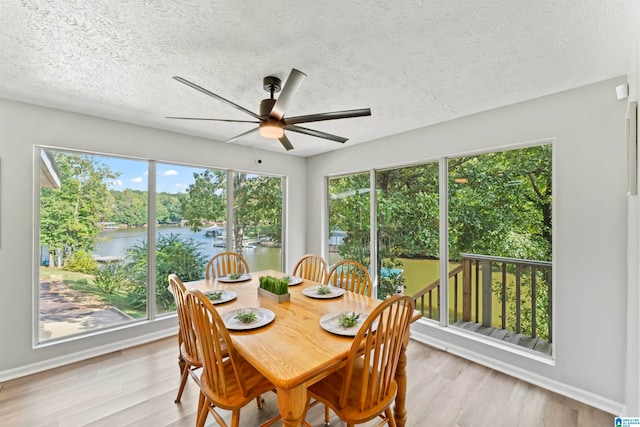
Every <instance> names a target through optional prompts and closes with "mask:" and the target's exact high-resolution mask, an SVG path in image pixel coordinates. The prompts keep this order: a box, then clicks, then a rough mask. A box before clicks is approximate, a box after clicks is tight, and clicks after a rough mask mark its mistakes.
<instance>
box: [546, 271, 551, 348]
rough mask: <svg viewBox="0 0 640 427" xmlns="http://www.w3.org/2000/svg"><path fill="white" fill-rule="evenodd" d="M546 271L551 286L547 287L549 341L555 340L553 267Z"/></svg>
mask: <svg viewBox="0 0 640 427" xmlns="http://www.w3.org/2000/svg"><path fill="white" fill-rule="evenodd" d="M546 271H547V283H548V284H549V286H548V287H547V301H548V304H547V309H548V310H549V312H548V313H547V316H548V319H549V321H548V322H547V325H548V329H549V331H548V335H549V342H553V334H552V332H553V328H552V327H551V325H553V321H552V317H551V314H552V313H553V310H551V307H552V303H553V298H552V297H551V295H553V294H552V292H551V290H552V288H551V281H552V279H551V269H550V268H547V270H546Z"/></svg>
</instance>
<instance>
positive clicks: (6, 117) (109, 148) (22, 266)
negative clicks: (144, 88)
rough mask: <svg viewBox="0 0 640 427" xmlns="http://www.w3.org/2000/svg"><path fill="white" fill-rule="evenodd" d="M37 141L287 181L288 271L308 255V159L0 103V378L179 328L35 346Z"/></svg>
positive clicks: (144, 328) (147, 325) (143, 325)
mask: <svg viewBox="0 0 640 427" xmlns="http://www.w3.org/2000/svg"><path fill="white" fill-rule="evenodd" d="M36 144H38V145H50V146H56V147H63V148H71V149H79V150H87V151H93V152H100V153H107V154H118V155H124V156H134V157H138V158H143V159H154V160H158V161H168V162H179V163H186V164H194V165H201V166H210V167H216V168H232V169H238V170H244V171H256V172H262V173H271V174H279V175H285V176H288V178H289V179H288V183H287V185H288V201H289V205H288V210H289V212H290V213H291V212H293V213H295V214H290V215H289V217H288V221H287V230H286V231H287V233H288V236H289V241H288V247H287V260H286V261H287V268H288V269H289V270H290V269H291V267H292V266H293V265H294V262H295V260H296V259H298V258H299V257H300V256H302V255H303V254H304V253H305V246H306V242H305V240H304V227H305V224H304V221H305V215H304V213H305V211H306V204H305V203H306V200H305V191H306V160H305V159H303V158H298V157H294V156H290V155H285V154H280V153H275V152H268V151H261V150H256V149H251V148H247V147H241V146H238V145H233V144H225V143H221V142H214V141H210V140H205V139H201V138H195V137H189V136H185V135H179V134H173V133H170V132H164V131H159V130H154V129H150V128H145V127H141V126H134V125H128V124H124V123H119V122H114V121H109V120H103V119H98V118H95V117H90V116H84V115H80V114H74V113H69V112H64V111H60V110H54V109H49V108H43V107H38V106H34V105H29V104H23V103H18V102H13V101H8V100H2V99H0V221H1V222H0V225H1V227H0V272H1V274H0V295H1V297H0V343H2V344H1V345H0V381H3V380H6V379H8V378H11V377H16V376H20V375H24V374H26V373H29V372H32V371H36V370H42V369H46V368H48V367H50V366H53V365H58V364H63V363H67V362H69V361H73V360H77V359H81V358H86V357H90V356H94V355H97V354H100V353H104V352H107V351H109V350H114V349H117V348H121V347H124V346H127V345H132V344H134V343H137V342H139V341H140V340H141V339H147V340H148V339H154V338H158V337H161V336H165V335H167V334H171V333H175V331H176V325H177V322H176V319H175V317H173V318H170V319H164V320H159V321H154V322H140V323H139V324H137V325H136V326H134V327H131V328H123V329H119V330H114V331H109V332H105V333H98V334H95V335H93V336H90V337H86V338H82V339H77V340H72V341H69V342H64V343H60V344H57V345H49V346H43V347H41V348H37V349H33V348H32V347H33V346H32V330H33V326H32V319H33V312H32V310H33V289H34V285H33V283H34V277H33V269H34V262H37V260H38V258H39V257H38V256H37V255H34V250H33V244H32V243H33V241H34V236H33V234H34V233H33V229H34V213H33V205H34V183H33V176H34V173H33V164H34V160H33V155H34V145H36ZM257 157H260V158H261V159H262V160H263V162H262V164H261V165H260V166H258V165H256V164H255V159H256V158H257Z"/></svg>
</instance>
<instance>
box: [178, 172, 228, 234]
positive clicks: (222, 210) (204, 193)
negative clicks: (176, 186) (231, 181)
mask: <svg viewBox="0 0 640 427" xmlns="http://www.w3.org/2000/svg"><path fill="white" fill-rule="evenodd" d="M193 178H194V183H193V184H191V185H190V186H189V187H188V188H187V195H186V197H184V198H183V199H181V200H180V211H181V213H182V218H183V219H185V220H186V222H187V226H188V227H189V228H190V229H191V230H193V231H199V230H200V229H201V228H202V227H203V226H204V224H205V222H207V221H224V220H225V218H226V217H227V174H226V172H225V171H222V170H205V171H204V172H201V173H194V174H193Z"/></svg>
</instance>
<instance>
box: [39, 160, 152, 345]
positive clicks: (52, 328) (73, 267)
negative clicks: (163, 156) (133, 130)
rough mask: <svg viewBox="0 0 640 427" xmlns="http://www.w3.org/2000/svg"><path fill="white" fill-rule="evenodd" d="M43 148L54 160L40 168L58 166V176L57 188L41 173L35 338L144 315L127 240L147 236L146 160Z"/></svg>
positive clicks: (143, 277) (142, 273) (140, 278)
mask: <svg viewBox="0 0 640 427" xmlns="http://www.w3.org/2000/svg"><path fill="white" fill-rule="evenodd" d="M40 155H41V156H45V157H48V159H50V164H51V166H50V168H49V171H48V172H46V173H45V172H44V171H42V170H41V174H45V175H50V174H57V175H58V178H59V182H60V185H59V188H58V186H57V185H55V184H51V182H52V181H51V180H50V179H41V182H42V185H41V189H40V199H39V202H40V218H39V226H40V227H39V236H40V260H39V264H40V266H39V284H40V297H39V306H40V334H39V338H40V341H46V340H49V339H55V338H60V337H64V336H69V335H74V334H80V333H84V332H88V331H92V330H96V329H100V328H104V327H109V326H114V325H119V324H122V323H126V322H129V321H132V320H134V319H139V318H144V317H146V301H147V299H146V298H147V296H146V295H147V294H146V282H147V273H146V269H138V268H136V266H135V265H134V264H131V262H130V261H129V259H130V257H131V256H135V255H136V251H130V250H131V248H132V246H134V245H136V244H137V243H139V244H143V242H144V241H146V232H145V230H146V228H145V227H144V226H145V224H146V223H147V191H146V184H145V183H143V182H142V181H144V176H145V174H146V171H147V163H146V162H141V161H136V160H125V159H118V158H113V157H105V156H94V155H88V154H81V153H70V152H63V151H55V150H49V151H42V152H41V153H40ZM129 176H135V179H133V180H129V178H128V177H129ZM125 177H127V179H126V180H125ZM43 178H44V177H43ZM54 181H55V180H54ZM130 230H137V231H139V233H138V234H136V235H135V236H133V235H129V234H127V232H128V231H130Z"/></svg>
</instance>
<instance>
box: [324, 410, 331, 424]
mask: <svg viewBox="0 0 640 427" xmlns="http://www.w3.org/2000/svg"><path fill="white" fill-rule="evenodd" d="M330 418H331V413H330V412H329V407H328V406H327V405H324V427H329V426H330V425H331V423H330V422H329V419H330Z"/></svg>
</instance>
